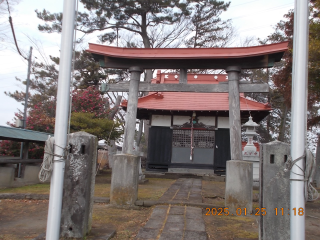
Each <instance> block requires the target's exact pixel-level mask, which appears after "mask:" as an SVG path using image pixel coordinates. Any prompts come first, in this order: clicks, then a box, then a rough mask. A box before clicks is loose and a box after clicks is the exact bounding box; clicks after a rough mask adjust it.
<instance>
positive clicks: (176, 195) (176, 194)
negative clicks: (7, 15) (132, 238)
mask: <svg viewBox="0 0 320 240" xmlns="http://www.w3.org/2000/svg"><path fill="white" fill-rule="evenodd" d="M159 200H162V201H167V202H168V203H169V205H161V206H156V207H155V208H154V210H153V212H152V214H151V217H150V218H149V221H148V222H147V223H146V225H145V226H144V227H142V228H141V229H140V231H139V233H138V235H137V237H136V239H137V240H146V239H149V240H153V239H159V240H176V239H179V240H182V239H183V240H207V233H206V230H205V223H204V220H203V217H202V208H197V207H188V206H173V205H171V204H170V202H171V201H181V203H182V204H183V203H186V202H193V203H202V197H201V180H200V179H190V178H188V179H178V180H177V181H176V182H175V183H174V184H172V185H171V187H170V188H169V189H168V190H167V192H165V194H164V195H163V196H162V197H161V198H160V199H159Z"/></svg>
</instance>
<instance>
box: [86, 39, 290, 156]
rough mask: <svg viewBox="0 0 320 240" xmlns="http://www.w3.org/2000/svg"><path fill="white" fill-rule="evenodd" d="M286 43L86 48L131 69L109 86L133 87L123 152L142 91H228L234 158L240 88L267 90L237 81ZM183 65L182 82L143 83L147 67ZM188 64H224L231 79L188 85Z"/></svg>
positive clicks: (107, 63)
mask: <svg viewBox="0 0 320 240" xmlns="http://www.w3.org/2000/svg"><path fill="white" fill-rule="evenodd" d="M287 48H288V42H282V43H276V44H270V45H262V46H254V47H241V48H174V49H173V48H152V49H150V48H119V47H110V46H105V45H98V44H89V49H88V50H87V51H88V52H90V53H92V54H93V56H94V58H95V59H96V60H97V61H99V63H100V65H101V66H102V67H106V68H118V69H119V68H120V69H129V71H130V72H131V79H130V86H128V84H110V85H109V91H122V92H124V91H129V99H128V110H127V118H126V125H125V126H126V127H125V135H124V143H123V153H128V154H131V153H132V151H133V146H132V143H133V140H134V131H135V121H136V120H135V119H136V111H137V110H136V109H137V101H138V91H160V92H165V91H170V92H172V91H175V92H229V109H230V111H229V119H230V126H232V127H231V129H230V141H231V160H234V159H237V160H241V159H242V152H241V126H240V105H239V92H268V91H269V89H268V86H267V84H239V73H240V71H241V69H255V68H269V67H273V65H274V63H275V62H279V61H280V60H281V57H282V56H283V54H284V52H285V51H286V50H287ZM179 68H180V69H181V70H180V78H179V83H180V84H149V83H139V81H140V74H141V73H142V71H143V69H179ZM187 69H225V70H226V72H227V73H228V82H229V84H217V85H216V84H215V85H213V84H208V85H204V84H192V85H191V84H190V85H188V84H187V80H186V72H187Z"/></svg>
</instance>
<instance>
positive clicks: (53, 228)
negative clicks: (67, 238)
mask: <svg viewBox="0 0 320 240" xmlns="http://www.w3.org/2000/svg"><path fill="white" fill-rule="evenodd" d="M75 6H76V0H64V4H63V20H62V34H61V52H60V64H59V78H58V92H57V107H56V121H55V129H54V138H55V147H54V153H55V156H54V163H53V173H52V177H51V184H50V198H49V211H48V219H47V233H46V240H59V235H60V221H61V208H62V194H63V179H64V167H65V159H64V158H63V157H59V156H64V154H65V150H64V148H66V146H67V131H68V116H69V104H70V100H69V99H70V80H71V79H70V78H71V63H72V51H73V35H74V25H75Z"/></svg>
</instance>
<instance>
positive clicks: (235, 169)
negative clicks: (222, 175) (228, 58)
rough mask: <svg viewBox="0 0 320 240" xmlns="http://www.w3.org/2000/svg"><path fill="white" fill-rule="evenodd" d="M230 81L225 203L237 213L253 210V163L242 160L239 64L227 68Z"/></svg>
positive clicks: (232, 212) (230, 209)
mask: <svg viewBox="0 0 320 240" xmlns="http://www.w3.org/2000/svg"><path fill="white" fill-rule="evenodd" d="M226 72H227V73H228V81H229V125H230V150H231V160H229V161H227V168H226V193H225V194H226V196H225V205H226V207H228V208H229V211H230V213H231V214H234V215H236V213H237V209H238V208H241V209H244V208H245V209H246V211H247V212H248V213H251V211H252V181H253V179H252V178H253V175H252V171H253V166H252V163H249V162H247V161H243V160H242V145H241V118H240V93H239V74H240V72H241V68H240V67H239V66H229V67H227V68H226Z"/></svg>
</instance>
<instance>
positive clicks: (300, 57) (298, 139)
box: [290, 0, 309, 240]
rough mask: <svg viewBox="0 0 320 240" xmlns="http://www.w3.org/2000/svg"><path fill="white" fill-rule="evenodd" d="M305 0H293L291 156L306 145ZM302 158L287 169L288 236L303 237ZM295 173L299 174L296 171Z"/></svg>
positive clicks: (299, 153) (307, 33)
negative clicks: (288, 184) (288, 181)
mask: <svg viewBox="0 0 320 240" xmlns="http://www.w3.org/2000/svg"><path fill="white" fill-rule="evenodd" d="M308 18H309V1H308V0H295V11H294V36H293V66H292V115H291V156H292V160H295V159H297V158H299V157H301V156H303V154H304V151H305V146H306V130H307V129H306V113H307V96H308V91H307V89H308V88H307V84H308V44H309V42H308V39H309V36H308V35H309V19H308ZM304 168H305V166H304V161H303V159H302V160H299V161H297V163H296V164H295V165H294V166H293V167H292V169H291V173H290V179H291V180H290V239H291V240H304V239H305V214H306V211H305V210H306V209H305V198H304V184H305V183H304ZM297 174H299V175H297Z"/></svg>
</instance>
